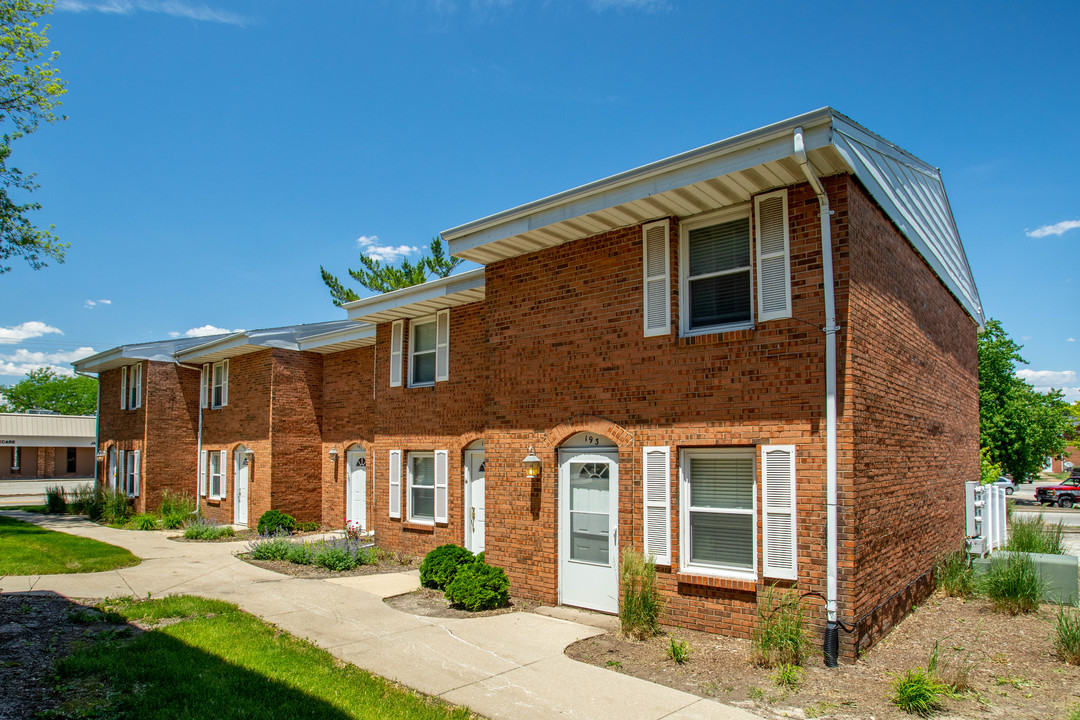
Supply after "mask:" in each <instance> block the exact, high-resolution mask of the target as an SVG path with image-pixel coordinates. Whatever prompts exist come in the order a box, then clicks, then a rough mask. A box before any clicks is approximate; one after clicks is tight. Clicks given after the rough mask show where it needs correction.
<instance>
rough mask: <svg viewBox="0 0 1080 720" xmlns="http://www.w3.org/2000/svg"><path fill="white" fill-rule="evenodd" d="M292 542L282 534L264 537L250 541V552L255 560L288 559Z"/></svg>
mask: <svg viewBox="0 0 1080 720" xmlns="http://www.w3.org/2000/svg"><path fill="white" fill-rule="evenodd" d="M291 549H292V543H291V542H289V540H288V538H284V537H282V536H280V535H275V536H273V537H262V538H259V539H258V540H252V541H251V542H250V543H248V552H250V553H251V557H252V559H254V560H287V559H288V558H289V551H290V550H291Z"/></svg>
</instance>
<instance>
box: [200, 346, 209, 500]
mask: <svg viewBox="0 0 1080 720" xmlns="http://www.w3.org/2000/svg"><path fill="white" fill-rule="evenodd" d="M209 389H210V363H206V364H205V365H203V366H202V382H201V384H200V391H199V398H200V400H199V404H200V406H201V407H204V408H205V407H208V406H209V398H210V393H209ZM203 465H206V463H203ZM203 494H204V495H205V493H203Z"/></svg>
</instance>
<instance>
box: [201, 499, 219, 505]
mask: <svg viewBox="0 0 1080 720" xmlns="http://www.w3.org/2000/svg"><path fill="white" fill-rule="evenodd" d="M203 499H204V500H206V504H207V505H213V506H214V507H220V506H221V498H212V497H208V498H203Z"/></svg>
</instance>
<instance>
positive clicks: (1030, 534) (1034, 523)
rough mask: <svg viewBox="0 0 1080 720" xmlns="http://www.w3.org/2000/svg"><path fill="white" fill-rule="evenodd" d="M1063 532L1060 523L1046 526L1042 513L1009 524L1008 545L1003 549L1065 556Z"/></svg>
mask: <svg viewBox="0 0 1080 720" xmlns="http://www.w3.org/2000/svg"><path fill="white" fill-rule="evenodd" d="M1063 532H1064V528H1063V527H1062V524H1061V523H1060V522H1058V523H1057V525H1051V526H1047V525H1046V524H1045V523H1044V522H1043V516H1042V513H1039V515H1038V516H1036V517H1024V518H1019V519H1017V520H1013V521H1012V522H1011V523H1009V543H1008V544H1007V545H1006V546H1005V549H1006V550H1009V551H1011V552H1026V553H1045V554H1048V555H1066V554H1068V553H1067V549H1066V547H1065V540H1064V538H1063V537H1062V533H1063Z"/></svg>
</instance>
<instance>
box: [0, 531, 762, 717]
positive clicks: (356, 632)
mask: <svg viewBox="0 0 1080 720" xmlns="http://www.w3.org/2000/svg"><path fill="white" fill-rule="evenodd" d="M3 515H5V516H7V517H12V518H17V519H19V520H25V521H27V522H31V523H34V524H36V525H40V526H42V527H46V528H49V529H51V530H59V531H61V532H67V533H71V534H73V535H81V536H83V537H89V538H93V539H95V540H101V541H102V542H107V543H111V544H113V545H118V546H120V547H124V548H127V549H128V550H130V551H131V552H133V553H134V554H136V555H138V556H139V557H141V558H142V559H143V561H142V563H141V564H139V565H137V566H135V567H131V568H123V569H120V570H114V571H111V572H103V573H89V574H85V575H41V576H8V577H2V578H0V592H6V593H12V592H28V591H34V590H48V591H52V592H55V593H58V594H60V595H64V596H65V597H72V598H79V597H98V598H100V597H118V596H128V595H135V596H136V597H146V596H147V595H148V594H149V595H153V596H162V595H169V594H179V593H186V594H191V595H201V596H203V597H211V598H218V599H221V600H227V601H229V602H232V603H235V604H237V605H239V606H240V607H241V608H243V609H244V610H246V611H247V612H250V613H252V614H254V615H257V616H259V617H261V618H262V619H264V620H266V621H267V622H271V623H273V624H274V625H277V626H278V627H280V628H282V629H284V630H287V631H289V632H291V633H293V634H294V635H297V636H300V637H304V638H307V639H309V640H311V641H312V642H314V643H315V644H317V645H319V646H320V647H322V648H325V649H326V650H328V651H329V652H331V653H332V654H333V655H335V656H337V657H338V658H340V659H342V660H344V661H346V662H350V663H352V664H354V665H357V666H359V667H362V668H364V669H366V670H369V671H371V672H373V673H376V674H378V675H381V676H383V677H387V678H391V679H393V680H396V681H398V682H400V683H402V684H404V685H407V686H409V687H412V688H415V689H417V690H420V691H421V692H424V693H428V694H430V695H436V696H438V697H441V698H443V699H445V700H447V701H449V702H452V703H456V704H459V705H466V706H468V707H470V708H471V709H473V710H474V711H476V712H478V713H481V714H482V715H486V716H488V717H491V718H523V719H528V718H550V717H553V716H560V715H568V716H573V717H579V718H601V719H603V718H618V719H620V720H624V719H625V720H629V719H630V718H642V719H643V720H645V719H648V720H653V719H659V718H671V719H673V720H674V719H680V720H691V719H694V720H699V719H700V720H706V719H716V720H753V719H755V718H758V716H757V715H753V714H751V713H749V712H746V711H744V710H741V709H739V708H734V707H731V706H728V705H723V704H721V703H718V702H715V701H713V700H707V699H702V698H699V697H697V696H695V695H690V694H688V693H684V692H680V691H677V690H672V689H670V688H667V687H664V686H662V685H656V684H654V683H650V682H647V681H645V680H638V679H637V678H632V677H630V676H627V675H622V674H619V673H616V672H612V671H610V670H603V669H601V668H598V667H595V666H592V665H586V664H583V663H579V662H577V661H574V660H571V659H569V658H568V657H566V655H564V654H563V649H564V648H565V647H566V646H567V645H569V644H570V643H573V642H575V641H577V640H581V639H583V638H587V637H592V636H593V635H597V634H599V633H600V632H602V631H601V630H599V629H597V628H595V627H592V626H589V625H582V624H580V623H576V622H571V621H568V620H563V619H559V618H554V617H548V616H544V615H539V614H534V613H510V614H506V615H496V616H493V617H481V618H466V619H444V618H428V617H420V616H416V615H409V614H406V613H403V612H400V611H397V610H394V609H392V608H390V607H389V606H387V605H386V604H385V603H383V598H384V597H389V596H391V595H397V594H400V593H403V592H409V591H410V590H413V589H415V588H417V587H419V575H418V573H417V572H416V571H413V572H411V573H399V574H393V575H369V576H363V577H350V578H339V579H333V580H307V579H301V578H294V577H289V576H285V575H280V574H278V573H275V572H271V571H269V570H263V569H262V568H257V567H255V566H253V565H249V564H248V563H245V562H243V561H242V560H240V559H238V558H237V557H236V556H235V555H234V553H236V552H239V551H243V549H244V547H245V544H244V543H243V542H236V543H182V542H176V541H173V540H169V539H168V538H167V537H166V534H165V533H163V532H136V531H129V530H113V529H111V528H106V527H102V526H100V525H97V524H95V523H91V522H88V521H86V520H83V519H81V518H76V517H71V516H49V515H36V514H32V513H22V512H4V513H3Z"/></svg>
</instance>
